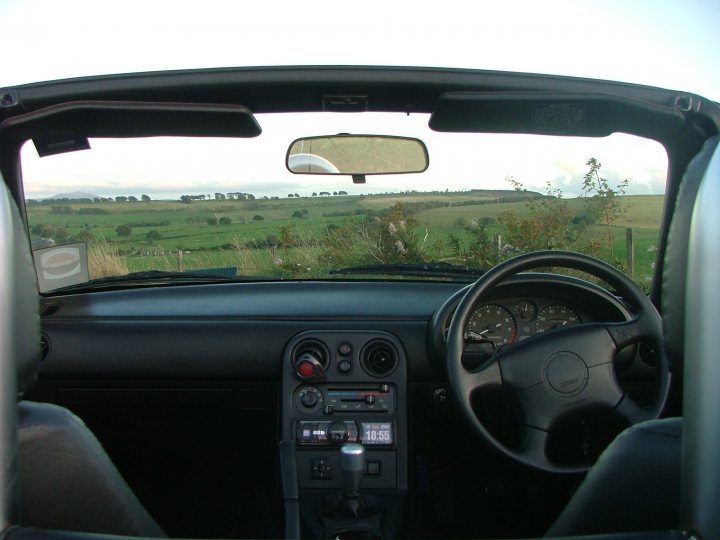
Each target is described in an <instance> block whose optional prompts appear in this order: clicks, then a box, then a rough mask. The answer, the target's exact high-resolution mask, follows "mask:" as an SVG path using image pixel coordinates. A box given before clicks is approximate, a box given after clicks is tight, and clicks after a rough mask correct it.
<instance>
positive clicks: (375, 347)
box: [361, 340, 398, 377]
mask: <svg viewBox="0 0 720 540" xmlns="http://www.w3.org/2000/svg"><path fill="white" fill-rule="evenodd" d="M361 363H362V366H363V368H364V369H365V371H367V372H368V373H369V374H370V375H372V376H373V377H383V376H385V375H388V374H390V373H392V372H393V371H394V370H395V368H396V367H397V363H398V354H397V351H396V350H395V347H393V346H392V345H391V344H390V343H388V342H387V341H383V340H377V341H371V342H370V343H368V344H367V345H366V346H365V348H364V349H363V351H362V355H361Z"/></svg>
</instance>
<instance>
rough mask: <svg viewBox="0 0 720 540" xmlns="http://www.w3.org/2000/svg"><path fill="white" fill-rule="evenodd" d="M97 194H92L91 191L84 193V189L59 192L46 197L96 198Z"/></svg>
mask: <svg viewBox="0 0 720 540" xmlns="http://www.w3.org/2000/svg"><path fill="white" fill-rule="evenodd" d="M97 198H98V196H97V195H93V194H92V193H86V192H84V191H71V192H70V193H60V194H58V195H53V196H52V197H48V199H91V200H92V199H97Z"/></svg>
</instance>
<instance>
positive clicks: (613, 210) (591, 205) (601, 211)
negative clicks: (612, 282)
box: [581, 157, 629, 261]
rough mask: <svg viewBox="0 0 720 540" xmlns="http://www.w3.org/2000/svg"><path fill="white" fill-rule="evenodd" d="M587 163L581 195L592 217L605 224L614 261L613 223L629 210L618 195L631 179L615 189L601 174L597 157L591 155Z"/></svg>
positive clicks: (623, 192)
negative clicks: (587, 168)
mask: <svg viewBox="0 0 720 540" xmlns="http://www.w3.org/2000/svg"><path fill="white" fill-rule="evenodd" d="M586 165H587V166H588V167H589V170H588V172H587V173H586V174H585V178H584V180H583V187H582V190H583V192H582V195H581V197H582V198H583V199H584V202H585V208H586V209H587V212H588V214H589V216H590V219H592V220H598V219H599V220H600V221H601V222H602V223H603V225H605V242H606V243H607V247H608V251H609V253H610V260H611V261H613V260H614V259H615V253H614V250H613V243H614V240H615V236H614V235H613V233H612V227H611V225H612V223H613V221H615V220H616V219H617V218H618V217H620V216H621V215H623V214H624V213H625V212H626V211H627V207H626V206H623V205H622V203H621V202H620V201H619V200H618V197H619V196H621V195H625V188H627V186H628V183H629V181H628V180H627V179H625V180H623V181H622V182H620V183H619V184H618V185H617V187H616V188H615V189H613V188H612V187H610V184H609V183H608V180H607V178H603V177H601V176H600V167H602V164H601V163H600V162H599V161H598V160H597V159H595V158H594V157H591V158H590V159H589V160H588V162H587V163H586Z"/></svg>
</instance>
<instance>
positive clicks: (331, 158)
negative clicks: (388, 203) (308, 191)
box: [285, 135, 429, 178]
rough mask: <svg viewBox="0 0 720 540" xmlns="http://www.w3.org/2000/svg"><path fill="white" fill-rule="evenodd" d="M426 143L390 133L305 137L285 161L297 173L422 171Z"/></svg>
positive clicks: (292, 148)
mask: <svg viewBox="0 0 720 540" xmlns="http://www.w3.org/2000/svg"><path fill="white" fill-rule="evenodd" d="M428 164H429V158H428V152H427V148H426V147H425V143H423V142H422V141H421V140H419V139H413V138H409V137H391V136H387V135H328V136H322V137H303V138H302V139H297V140H296V141H294V142H293V143H292V144H291V145H290V148H289V149H288V153H287V159H286V161H285V165H286V166H287V168H288V170H289V171H290V172H293V173H296V174H344V175H352V176H353V177H354V178H355V177H363V176H365V175H370V174H406V173H420V172H423V171H425V170H426V169H427V168H428Z"/></svg>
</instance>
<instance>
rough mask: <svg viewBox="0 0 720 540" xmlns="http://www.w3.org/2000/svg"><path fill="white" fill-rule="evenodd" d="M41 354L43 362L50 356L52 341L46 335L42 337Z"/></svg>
mask: <svg viewBox="0 0 720 540" xmlns="http://www.w3.org/2000/svg"><path fill="white" fill-rule="evenodd" d="M40 354H41V355H42V356H41V359H42V360H45V359H46V358H47V355H48V354H50V340H49V339H48V337H47V335H46V334H45V333H42V334H41V335H40Z"/></svg>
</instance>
